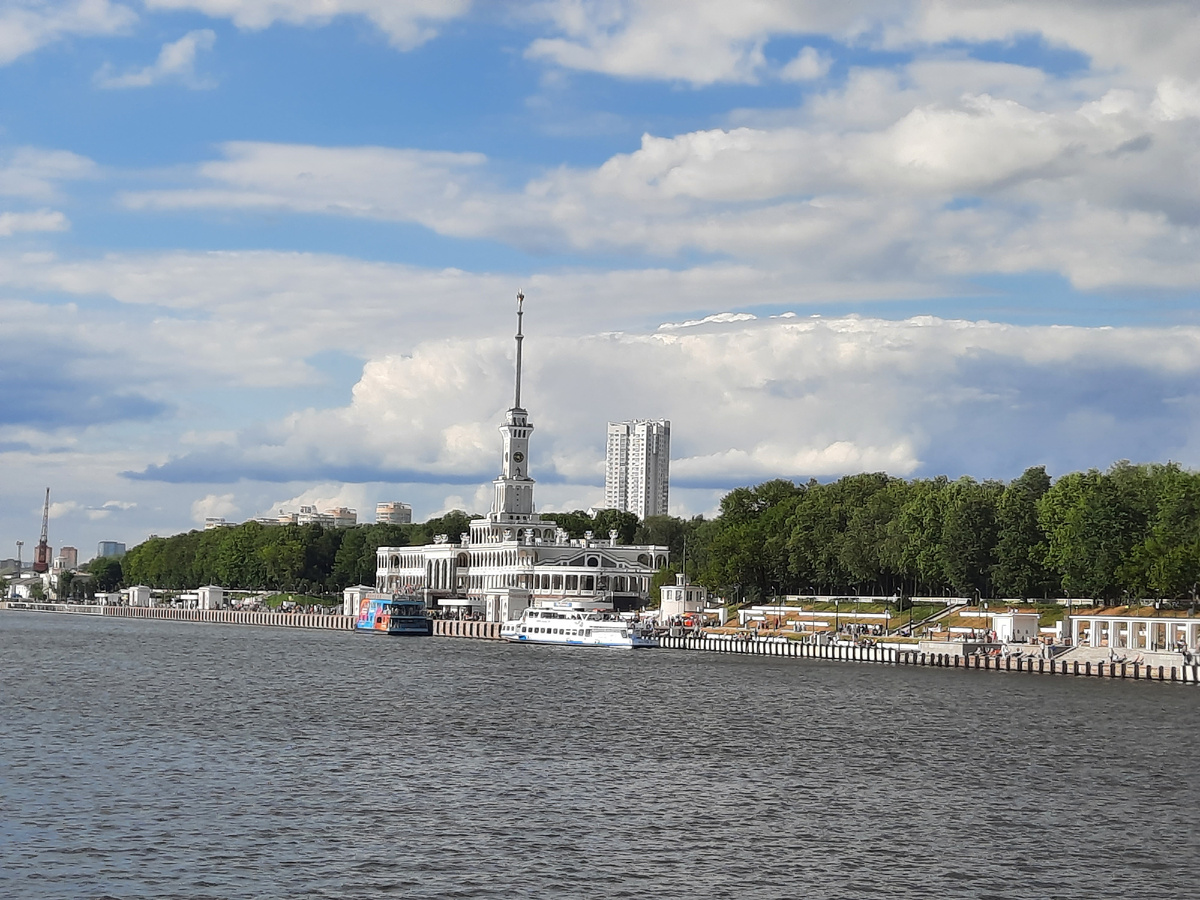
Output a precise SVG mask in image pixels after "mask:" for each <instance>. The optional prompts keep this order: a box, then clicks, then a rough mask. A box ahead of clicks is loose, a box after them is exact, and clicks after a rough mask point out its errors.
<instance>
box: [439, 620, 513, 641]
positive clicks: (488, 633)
mask: <svg viewBox="0 0 1200 900" xmlns="http://www.w3.org/2000/svg"><path fill="white" fill-rule="evenodd" d="M433 635H434V637H463V638H475V640H478V641H498V640H500V639H501V638H500V623H499V622H467V621H463V620H460V619H434V620H433Z"/></svg>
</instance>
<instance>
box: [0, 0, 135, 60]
mask: <svg viewBox="0 0 1200 900" xmlns="http://www.w3.org/2000/svg"><path fill="white" fill-rule="evenodd" d="M136 20H137V15H136V14H135V13H134V12H133V11H132V10H131V9H129V8H128V7H127V6H124V5H122V4H119V3H112V2H110V0H9V2H6V3H4V4H3V5H0V65H7V64H8V63H11V62H12V61H13V60H16V59H19V58H20V57H22V56H24V55H25V54H27V53H32V52H33V51H35V50H38V49H40V48H42V47H44V46H46V45H47V44H50V43H53V42H54V41H57V40H59V39H62V38H65V37H69V36H71V35H80V36H99V35H110V34H117V33H120V32H122V31H125V30H126V29H128V28H129V27H130V26H132V25H133V23H134V22H135V21H136Z"/></svg>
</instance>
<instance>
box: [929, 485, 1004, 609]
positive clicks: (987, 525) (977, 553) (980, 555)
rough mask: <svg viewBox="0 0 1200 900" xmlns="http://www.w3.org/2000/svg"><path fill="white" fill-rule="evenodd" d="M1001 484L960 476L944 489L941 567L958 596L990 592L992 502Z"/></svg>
mask: <svg viewBox="0 0 1200 900" xmlns="http://www.w3.org/2000/svg"><path fill="white" fill-rule="evenodd" d="M1003 489H1004V488H1003V485H1001V484H1000V483H998V482H994V481H989V482H984V483H983V484H978V483H977V482H975V481H974V480H973V479H970V478H962V479H959V480H958V481H956V482H954V484H952V485H951V486H950V488H949V490H948V491H947V492H946V502H945V506H944V516H945V518H944V519H943V522H942V570H943V572H944V574H945V577H946V580H947V581H948V582H949V584H950V587H951V588H952V589H953V590H954V591H955V592H956V593H957V594H958V595H959V596H971V595H972V594H973V593H974V592H976V591H978V592H979V594H980V595H981V596H983V597H988V596H990V595H991V594H990V589H991V573H992V567H993V566H994V565H995V559H996V540H997V528H996V506H997V504H998V502H999V499H1000V496H1001V493H1002V492H1003Z"/></svg>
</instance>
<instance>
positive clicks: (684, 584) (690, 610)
mask: <svg viewBox="0 0 1200 900" xmlns="http://www.w3.org/2000/svg"><path fill="white" fill-rule="evenodd" d="M658 595H659V604H658V620H659V621H660V622H669V621H670V620H671V619H674V618H677V617H682V616H690V615H694V614H696V613H702V612H704V608H705V607H706V606H707V605H708V590H707V589H705V588H704V586H703V585H699V584H692V583H691V582H689V581H688V578H687V576H686V575H684V574H682V573H680V574H678V575H676V576H675V583H674V584H664V585H663V586H662V587H660V588H659V589H658Z"/></svg>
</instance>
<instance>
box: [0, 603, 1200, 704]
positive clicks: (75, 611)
mask: <svg viewBox="0 0 1200 900" xmlns="http://www.w3.org/2000/svg"><path fill="white" fill-rule="evenodd" d="M0 610H3V611H12V612H40V613H58V614H60V615H64V614H65V615H89V616H107V617H115V618H136V619H151V620H157V621H174V622H196V623H205V624H217V625H242V626H258V627H277V628H278V627H283V628H308V629H322V630H332V631H353V630H354V619H353V617H351V616H343V615H323V614H319V613H274V612H243V611H241V610H231V609H174V608H171V607H154V606H151V607H146V606H85V605H80V604H68V603H34V602H31V601H23V600H11V601H3V602H0ZM433 622H434V632H433V636H434V637H454V638H465V639H468V640H485V641H498V640H501V638H500V623H499V622H470V621H463V620H459V619H434V620H433ZM659 649H663V650H683V651H691V652H700V653H736V654H742V655H749V656H766V657H774V658H779V659H815V660H824V661H828V662H854V663H867V664H874V665H885V666H920V667H923V668H935V669H945V670H947V671H955V670H956V671H959V672H997V673H999V672H1004V673H1012V674H1029V675H1066V676H1071V677H1080V678H1101V679H1109V680H1113V679H1118V680H1133V681H1156V682H1160V683H1163V682H1165V683H1170V684H1200V664H1190V665H1181V666H1161V665H1160V666H1154V665H1149V664H1140V663H1129V662H1109V663H1107V664H1106V663H1104V662H1099V663H1097V664H1095V665H1093V663H1092V662H1090V661H1085V662H1083V663H1082V664H1081V663H1080V661H1079V660H1077V659H1076V660H1069V661H1068V660H1057V659H1033V658H1030V659H1022V658H1019V657H1018V658H1016V659H1015V660H1014V659H1013V658H1012V657H990V656H977V655H975V656H964V655H962V654H952V653H932V652H927V651H922V650H917V649H914V650H901V649H896V648H894V647H855V646H844V645H838V644H808V643H801V642H800V641H791V640H787V639H786V638H761V637H750V636H745V637H742V636H740V635H712V634H705V635H699V636H697V635H687V636H681V637H671V636H668V635H664V636H663V637H660V638H659ZM1014 662H1015V665H1014Z"/></svg>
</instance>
